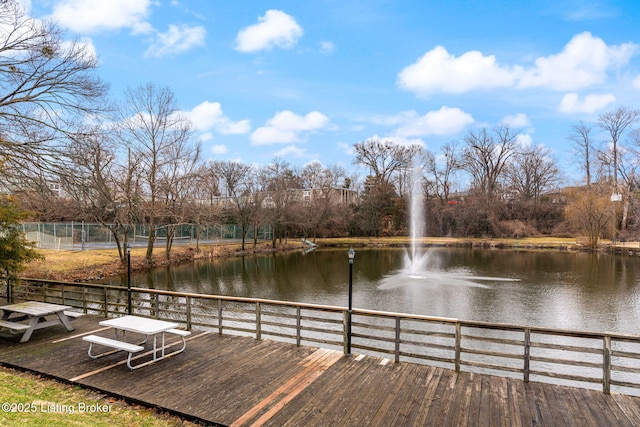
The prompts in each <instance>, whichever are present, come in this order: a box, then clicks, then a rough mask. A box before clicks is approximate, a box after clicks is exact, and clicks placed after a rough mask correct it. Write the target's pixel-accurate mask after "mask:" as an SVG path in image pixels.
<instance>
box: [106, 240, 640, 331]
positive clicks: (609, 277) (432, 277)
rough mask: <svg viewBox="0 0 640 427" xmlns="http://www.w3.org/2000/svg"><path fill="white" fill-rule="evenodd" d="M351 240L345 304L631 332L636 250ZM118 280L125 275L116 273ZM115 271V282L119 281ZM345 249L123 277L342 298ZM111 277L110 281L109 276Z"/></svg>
mask: <svg viewBox="0 0 640 427" xmlns="http://www.w3.org/2000/svg"><path fill="white" fill-rule="evenodd" d="M406 259H407V251H406V250H405V249H403V248H395V249H357V254H356V257H355V262H354V268H353V307H354V308H361V309H371V310H380V311H389V312H400V313H411V314H423V315H429V316H440V317H449V318H457V319H463V320H478V321H487V322H497V323H515V324H519V325H531V326H543V327H555V328H563V329H572V330H588V331H596V332H606V331H611V332H623V333H638V332H639V331H638V329H639V327H640V258H637V257H631V256H629V257H627V256H614V255H608V254H591V253H583V252H566V251H548V252H547V251H529V250H498V249H495V250H488V249H476V248H439V247H438V248H432V249H429V250H427V252H426V253H425V254H424V259H425V263H424V264H425V266H424V270H423V271H421V272H420V273H419V274H417V275H416V274H411V273H406V269H407V266H406V262H407V261H406ZM122 280H126V279H122ZM122 280H118V281H117V282H118V283H122ZM348 282H349V265H348V259H347V254H346V250H344V249H340V250H335V249H326V250H321V249H318V250H315V251H312V252H310V253H306V254H304V253H302V252H296V253H287V254H272V255H261V256H247V257H241V258H240V257H239V258H229V259H219V260H213V261H208V262H197V263H194V264H192V265H184V266H179V267H171V268H165V269H158V270H155V271H153V272H151V273H148V274H135V275H133V276H132V285H133V286H138V287H150V288H155V289H166V290H173V291H183V292H195V293H203V294H214V295H229V296H243V297H253V298H266V299H274V300H283V301H295V302H303V303H312V304H326V305H335V306H341V307H345V306H347V303H348ZM112 283H115V281H114V282H112Z"/></svg>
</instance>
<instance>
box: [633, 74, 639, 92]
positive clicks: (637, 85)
mask: <svg viewBox="0 0 640 427" xmlns="http://www.w3.org/2000/svg"><path fill="white" fill-rule="evenodd" d="M631 84H632V85H633V87H634V88H635V89H640V76H638V77H636V78H635V79H633V82H632V83H631Z"/></svg>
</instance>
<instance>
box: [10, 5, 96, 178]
mask: <svg viewBox="0 0 640 427" xmlns="http://www.w3.org/2000/svg"><path fill="white" fill-rule="evenodd" d="M96 67H97V58H96V57H95V56H94V55H92V54H91V53H90V51H89V49H88V47H87V46H86V45H85V44H83V43H80V42H77V41H71V42H69V43H67V42H63V33H62V32H61V31H60V30H59V29H58V28H57V27H56V26H55V25H54V24H52V23H49V22H46V21H40V20H36V19H33V18H31V17H29V16H27V15H26V13H25V11H24V9H23V7H22V5H21V2H20V1H17V0H4V1H1V2H0V92H1V95H0V161H1V162H3V163H4V166H5V168H6V169H5V171H8V172H10V173H12V174H20V172H21V171H23V170H30V169H32V168H48V169H49V170H55V166H56V162H57V160H58V159H59V158H60V157H61V156H63V155H64V154H65V152H66V151H65V150H63V149H62V147H64V146H66V145H67V144H68V143H69V142H73V141H75V140H76V136H77V133H78V129H79V128H80V132H83V131H84V130H83V129H81V128H82V127H83V123H86V119H87V118H88V117H91V116H95V115H96V114H98V113H100V112H102V111H103V110H104V106H105V105H106V103H105V102H104V101H103V96H104V95H105V93H106V90H107V85H106V84H105V83H103V82H102V81H101V80H100V79H98V78H97V77H96V76H95V75H94V74H93V71H94V69H95V68H96ZM0 172H2V170H1V169H0Z"/></svg>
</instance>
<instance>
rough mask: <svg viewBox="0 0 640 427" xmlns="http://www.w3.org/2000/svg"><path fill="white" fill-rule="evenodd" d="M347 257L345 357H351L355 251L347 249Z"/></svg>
mask: <svg viewBox="0 0 640 427" xmlns="http://www.w3.org/2000/svg"><path fill="white" fill-rule="evenodd" d="M347 256H348V257H349V310H348V311H347V356H351V311H352V304H353V259H354V258H355V257H356V251H354V250H353V248H349V250H348V251H347Z"/></svg>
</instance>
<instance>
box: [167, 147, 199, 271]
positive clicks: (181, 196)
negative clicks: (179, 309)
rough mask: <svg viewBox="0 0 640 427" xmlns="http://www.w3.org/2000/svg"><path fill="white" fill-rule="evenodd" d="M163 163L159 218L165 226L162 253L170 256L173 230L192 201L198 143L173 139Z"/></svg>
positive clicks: (182, 220)
mask: <svg viewBox="0 0 640 427" xmlns="http://www.w3.org/2000/svg"><path fill="white" fill-rule="evenodd" d="M164 155H165V156H166V159H167V160H166V162H165V164H164V165H163V167H162V168H160V170H159V172H160V174H159V177H158V181H157V183H158V189H159V196H160V198H161V204H162V216H161V218H162V220H163V227H164V229H165V255H166V257H167V259H169V258H170V256H171V249H172V247H173V242H174V240H175V235H176V229H177V227H178V226H180V225H182V224H184V223H185V222H186V221H187V220H188V215H189V213H190V212H191V209H189V205H190V204H191V203H192V202H193V197H192V196H193V195H194V193H193V192H192V191H191V190H192V188H193V186H194V183H195V182H196V179H197V176H196V174H197V171H198V168H199V166H200V145H198V144H192V143H191V141H190V140H189V139H186V138H185V139H179V140H176V141H175V143H174V144H172V145H170V146H169V147H167V150H166V153H164Z"/></svg>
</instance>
